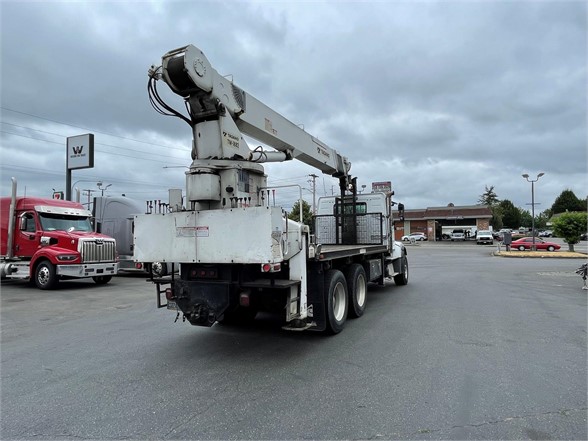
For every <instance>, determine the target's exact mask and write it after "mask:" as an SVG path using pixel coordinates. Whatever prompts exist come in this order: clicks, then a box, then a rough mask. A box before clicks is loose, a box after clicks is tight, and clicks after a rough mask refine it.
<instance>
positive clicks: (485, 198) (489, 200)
mask: <svg viewBox="0 0 588 441" xmlns="http://www.w3.org/2000/svg"><path fill="white" fill-rule="evenodd" d="M485 188H486V190H485V191H484V193H482V194H481V195H480V199H478V204H482V205H488V206H489V207H494V206H495V205H498V203H499V202H500V200H499V199H498V196H496V193H495V192H494V185H491V186H490V188H488V186H487V185H486V186H485Z"/></svg>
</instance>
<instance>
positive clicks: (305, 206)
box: [288, 199, 312, 225]
mask: <svg viewBox="0 0 588 441" xmlns="http://www.w3.org/2000/svg"><path fill="white" fill-rule="evenodd" d="M288 219H292V220H293V221H296V222H300V201H296V203H295V204H294V206H293V207H292V211H291V212H290V214H289V215H288ZM302 222H303V223H304V224H306V225H312V211H311V209H310V205H309V203H308V202H306V201H305V200H304V199H303V200H302Z"/></svg>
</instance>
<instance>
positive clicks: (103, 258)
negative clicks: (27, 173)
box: [0, 178, 118, 289]
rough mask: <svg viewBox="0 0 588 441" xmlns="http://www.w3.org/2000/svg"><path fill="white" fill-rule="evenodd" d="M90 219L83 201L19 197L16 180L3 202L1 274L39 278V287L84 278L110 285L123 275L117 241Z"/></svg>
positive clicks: (0, 214) (0, 217) (0, 208)
mask: <svg viewBox="0 0 588 441" xmlns="http://www.w3.org/2000/svg"><path fill="white" fill-rule="evenodd" d="M90 220H91V212H90V211H89V210H87V209H85V208H84V206H83V205H81V204H79V203H77V202H70V201H63V200H58V199H42V198H37V197H28V196H26V197H17V196H16V180H15V179H14V178H13V179H12V196H11V197H4V198H0V256H1V257H0V276H1V277H2V279H5V278H9V279H23V280H34V282H35V284H36V285H37V287H38V288H39V289H52V288H55V287H56V285H57V283H58V282H59V280H60V279H72V278H82V277H92V279H94V281H95V282H96V283H98V284H105V283H108V282H109V281H110V279H111V278H112V276H113V275H115V274H116V273H117V272H118V262H117V256H116V242H115V240H114V239H113V238H111V237H109V236H105V235H104V234H99V233H95V232H94V231H93V228H92V224H91V222H90Z"/></svg>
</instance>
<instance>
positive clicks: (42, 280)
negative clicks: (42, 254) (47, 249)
mask: <svg viewBox="0 0 588 441" xmlns="http://www.w3.org/2000/svg"><path fill="white" fill-rule="evenodd" d="M58 281H59V279H58V278H57V274H56V273H55V267H54V266H53V265H52V264H51V262H49V261H47V260H44V261H43V262H41V263H39V264H38V265H37V268H36V269H35V285H37V288H39V289H53V288H55V287H56V286H57V282H58Z"/></svg>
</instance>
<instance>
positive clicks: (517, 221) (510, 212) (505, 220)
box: [498, 199, 521, 229]
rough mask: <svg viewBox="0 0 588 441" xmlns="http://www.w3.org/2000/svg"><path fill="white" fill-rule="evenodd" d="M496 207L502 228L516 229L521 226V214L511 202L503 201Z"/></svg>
mask: <svg viewBox="0 0 588 441" xmlns="http://www.w3.org/2000/svg"><path fill="white" fill-rule="evenodd" d="M498 206H499V207H500V212H501V214H502V224H503V225H504V227H506V228H512V229H517V228H519V227H520V226H521V212H520V210H519V209H518V208H517V207H515V206H514V204H513V203H512V202H511V201H509V200H508V199H504V200H503V201H501V202H500V204H498Z"/></svg>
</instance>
